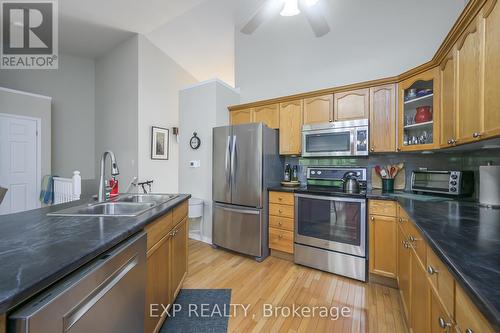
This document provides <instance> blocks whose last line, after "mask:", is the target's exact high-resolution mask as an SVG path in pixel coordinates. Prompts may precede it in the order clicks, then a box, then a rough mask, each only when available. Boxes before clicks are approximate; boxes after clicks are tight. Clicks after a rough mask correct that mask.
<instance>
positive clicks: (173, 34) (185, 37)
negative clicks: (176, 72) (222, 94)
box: [147, 0, 247, 86]
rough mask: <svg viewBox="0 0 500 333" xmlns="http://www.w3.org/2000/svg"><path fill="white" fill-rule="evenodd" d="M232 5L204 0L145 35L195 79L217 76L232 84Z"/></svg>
mask: <svg viewBox="0 0 500 333" xmlns="http://www.w3.org/2000/svg"><path fill="white" fill-rule="evenodd" d="M245 1H247V0H245ZM234 5H235V0H210V1H207V0H205V1H203V2H201V3H200V4H199V5H198V6H195V7H193V8H191V9H190V10H189V11H187V12H185V13H183V14H182V15H179V16H177V17H175V18H172V19H171V20H169V21H168V22H167V23H165V24H164V25H162V26H161V27H159V28H157V29H155V30H154V31H152V32H150V33H148V34H147V37H148V38H149V39H150V40H151V41H152V42H153V43H154V44H155V45H157V46H158V47H159V48H161V49H162V50H163V51H164V52H165V53H166V54H168V55H169V56H170V57H172V59H174V60H175V61H176V62H177V63H178V64H180V65H181V66H182V67H183V68H185V69H186V70H187V71H189V72H190V73H191V74H192V75H193V76H194V77H195V78H196V79H197V80H198V81H205V80H209V79H213V78H215V77H217V78H219V79H221V80H223V81H224V82H227V83H229V84H230V85H232V86H234V16H233V6H234Z"/></svg>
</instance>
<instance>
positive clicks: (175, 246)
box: [170, 218, 188, 299]
mask: <svg viewBox="0 0 500 333" xmlns="http://www.w3.org/2000/svg"><path fill="white" fill-rule="evenodd" d="M171 234H172V236H171V237H170V243H171V246H170V249H171V251H170V253H171V258H170V265H171V267H172V269H171V275H170V276H171V289H170V295H171V297H172V299H175V297H176V296H177V294H178V293H179V291H180V289H181V286H182V281H183V280H184V278H185V277H186V274H187V246H188V228H187V218H184V220H182V222H181V223H179V225H178V226H177V227H175V228H174V230H173V231H172V232H171Z"/></svg>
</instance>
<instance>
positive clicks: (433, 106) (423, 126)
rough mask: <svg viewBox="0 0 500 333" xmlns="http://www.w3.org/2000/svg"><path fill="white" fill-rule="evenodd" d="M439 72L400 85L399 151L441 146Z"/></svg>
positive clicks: (431, 72)
mask: <svg viewBox="0 0 500 333" xmlns="http://www.w3.org/2000/svg"><path fill="white" fill-rule="evenodd" d="M439 87H440V84H439V69H438V68H433V69H431V70H428V71H426V72H423V73H421V74H417V75H415V76H413V77H411V78H409V79H406V80H405V81H402V82H401V83H400V84H399V140H398V141H399V142H398V150H401V151H412V150H427V149H435V148H438V147H439V133H438V131H439V104H440V103H439V101H440V95H439V94H440V91H439Z"/></svg>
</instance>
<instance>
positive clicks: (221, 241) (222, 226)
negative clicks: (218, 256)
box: [212, 203, 263, 257]
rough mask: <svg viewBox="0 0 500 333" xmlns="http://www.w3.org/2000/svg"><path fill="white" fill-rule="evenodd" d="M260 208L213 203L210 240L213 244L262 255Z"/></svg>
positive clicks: (252, 254) (249, 253) (256, 255)
mask: <svg viewBox="0 0 500 333" xmlns="http://www.w3.org/2000/svg"><path fill="white" fill-rule="evenodd" d="M262 223H263V221H262V210H261V209H253V208H247V207H241V206H234V205H224V204H218V203H215V204H214V213H213V233H212V235H213V236H212V237H213V239H212V241H213V243H214V244H215V245H218V246H220V247H223V248H226V249H229V250H233V251H236V252H240V253H244V254H247V255H251V256H255V257H261V256H262V230H263V226H262Z"/></svg>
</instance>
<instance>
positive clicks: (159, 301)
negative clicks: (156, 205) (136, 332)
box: [144, 201, 188, 333]
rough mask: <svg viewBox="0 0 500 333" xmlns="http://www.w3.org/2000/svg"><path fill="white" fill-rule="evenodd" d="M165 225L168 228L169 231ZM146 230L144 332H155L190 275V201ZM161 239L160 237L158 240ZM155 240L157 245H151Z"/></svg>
mask: <svg viewBox="0 0 500 333" xmlns="http://www.w3.org/2000/svg"><path fill="white" fill-rule="evenodd" d="M172 217H173V219H172ZM164 224H166V225H168V226H169V227H168V229H165V226H164ZM145 230H146V233H147V237H148V251H147V264H146V266H147V279H146V304H145V317H144V332H145V333H152V332H155V333H156V332H159V330H160V328H161V326H162V324H163V322H164V321H165V319H166V316H162V313H163V310H164V307H167V306H169V305H170V304H172V302H173V301H174V300H175V297H177V294H178V293H179V291H180V289H181V286H182V282H183V280H184V278H185V277H186V274H187V255H188V253H187V245H188V225H187V201H186V202H185V203H182V204H180V205H179V206H177V207H176V208H174V210H173V212H169V213H167V214H165V215H164V216H162V217H160V218H158V219H157V220H156V221H154V222H153V223H151V224H149V225H148V226H147V227H146V228H145ZM159 236H161V238H160V239H159V240H158V241H156V240H157V239H158V237H159ZM153 241H156V242H155V243H154V244H152V242H153ZM149 245H151V246H150V247H149ZM152 309H153V310H152ZM151 315H152V316H151Z"/></svg>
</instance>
